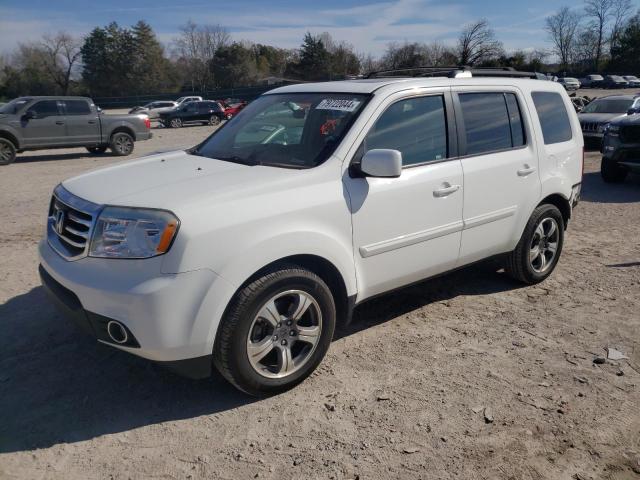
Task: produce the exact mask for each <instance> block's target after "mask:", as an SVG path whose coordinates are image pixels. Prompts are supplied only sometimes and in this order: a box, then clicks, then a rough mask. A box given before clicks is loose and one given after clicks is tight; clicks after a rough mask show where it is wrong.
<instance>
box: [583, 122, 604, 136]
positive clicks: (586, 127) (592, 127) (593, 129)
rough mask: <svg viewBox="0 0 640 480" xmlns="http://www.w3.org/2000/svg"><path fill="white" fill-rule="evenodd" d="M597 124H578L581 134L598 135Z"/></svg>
mask: <svg viewBox="0 0 640 480" xmlns="http://www.w3.org/2000/svg"><path fill="white" fill-rule="evenodd" d="M599 125H600V124H599V123H598V122H580V127H581V128H582V131H583V132H588V133H598V126H599Z"/></svg>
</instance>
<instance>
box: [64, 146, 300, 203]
mask: <svg viewBox="0 0 640 480" xmlns="http://www.w3.org/2000/svg"><path fill="white" fill-rule="evenodd" d="M299 173H300V170H292V169H285V168H276V167H265V166H260V165H256V166H248V165H241V164H237V163H231V162H225V161H222V160H215V159H211V158H205V157H199V156H196V155H190V154H188V153H187V152H184V151H174V152H168V153H158V154H154V155H150V156H148V157H144V158H141V159H139V160H136V161H127V162H124V163H120V164H117V165H114V166H112V167H108V168H103V169H100V170H94V171H92V172H88V173H85V174H82V175H79V176H77V177H73V178H71V179H69V180H65V181H64V182H62V185H63V186H64V188H66V189H67V190H68V191H69V192H71V193H73V194H74V195H77V196H79V197H81V198H83V199H85V200H89V201H91V202H94V203H97V204H102V205H105V204H108V205H122V206H131V207H150V208H163V209H167V210H172V211H178V210H179V209H180V208H181V207H184V206H185V205H189V204H190V203H191V202H200V201H203V200H206V199H209V198H213V197H216V198H221V197H225V196H226V197H228V198H229V197H233V198H243V197H245V196H247V195H250V194H255V193H259V192H260V191H269V190H273V189H274V188H279V184H280V183H282V182H290V181H295V180H296V179H297V178H298V176H299ZM283 188H284V187H283Z"/></svg>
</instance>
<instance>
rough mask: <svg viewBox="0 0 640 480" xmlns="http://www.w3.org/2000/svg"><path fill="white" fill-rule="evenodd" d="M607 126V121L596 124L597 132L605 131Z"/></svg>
mask: <svg viewBox="0 0 640 480" xmlns="http://www.w3.org/2000/svg"><path fill="white" fill-rule="evenodd" d="M608 128H609V124H608V123H601V124H600V125H598V133H603V132H606V131H607V129H608Z"/></svg>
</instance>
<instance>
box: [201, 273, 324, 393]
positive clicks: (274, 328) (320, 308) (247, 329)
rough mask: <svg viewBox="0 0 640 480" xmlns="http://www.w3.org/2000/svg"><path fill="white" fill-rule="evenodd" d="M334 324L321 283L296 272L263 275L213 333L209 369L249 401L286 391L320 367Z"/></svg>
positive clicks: (239, 296)
mask: <svg viewBox="0 0 640 480" xmlns="http://www.w3.org/2000/svg"><path fill="white" fill-rule="evenodd" d="M335 319H336V308H335V303H334V299H333V296H332V294H331V290H330V289H329V287H328V286H327V285H326V283H325V282H324V281H323V280H322V279H321V278H320V277H318V276H317V275H315V274H314V273H312V272H310V271H308V270H304V269H301V268H298V267H296V266H291V267H289V268H283V269H282V270H278V271H274V272H272V273H268V274H266V275H264V276H262V277H260V278H258V279H257V280H255V281H253V282H251V283H250V284H249V285H247V286H246V287H244V288H243V289H242V290H240V291H239V292H238V293H237V294H236V296H235V297H234V299H233V300H232V303H231V305H230V307H229V309H228V311H227V313H226V315H225V318H224V319H223V321H222V324H221V326H220V328H219V330H218V335H217V337H216V344H215V346H214V351H213V358H214V363H215V365H216V367H217V368H218V370H219V371H220V373H221V374H222V375H223V376H224V377H225V378H226V379H227V380H228V381H229V382H231V383H232V384H233V385H235V386H236V387H237V388H239V389H240V390H242V391H244V392H246V393H248V394H250V395H255V396H265V395H272V394H275V393H279V392H282V391H285V390H287V389H289V388H292V387H293V386H295V385H297V384H298V383H300V382H302V381H303V380H304V379H305V378H307V377H308V376H309V375H310V374H311V373H312V372H313V370H315V368H316V367H317V366H318V364H319V363H320V362H321V361H322V359H323V358H324V355H325V353H326V352H327V350H328V348H329V345H330V343H331V339H332V337H333V331H334V328H335Z"/></svg>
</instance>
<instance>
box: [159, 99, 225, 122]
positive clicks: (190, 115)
mask: <svg viewBox="0 0 640 480" xmlns="http://www.w3.org/2000/svg"><path fill="white" fill-rule="evenodd" d="M225 119H226V115H225V113H224V109H223V108H222V106H221V105H220V104H219V103H218V102H213V101H211V100H205V101H202V102H187V103H185V104H183V105H181V106H180V107H178V108H175V109H173V110H169V111H167V112H162V113H160V115H159V120H160V123H162V125H164V126H165V127H171V128H180V127H182V126H185V125H193V124H197V123H199V124H203V123H204V124H207V123H208V124H209V125H218V124H219V123H220V122H221V121H222V120H225Z"/></svg>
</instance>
